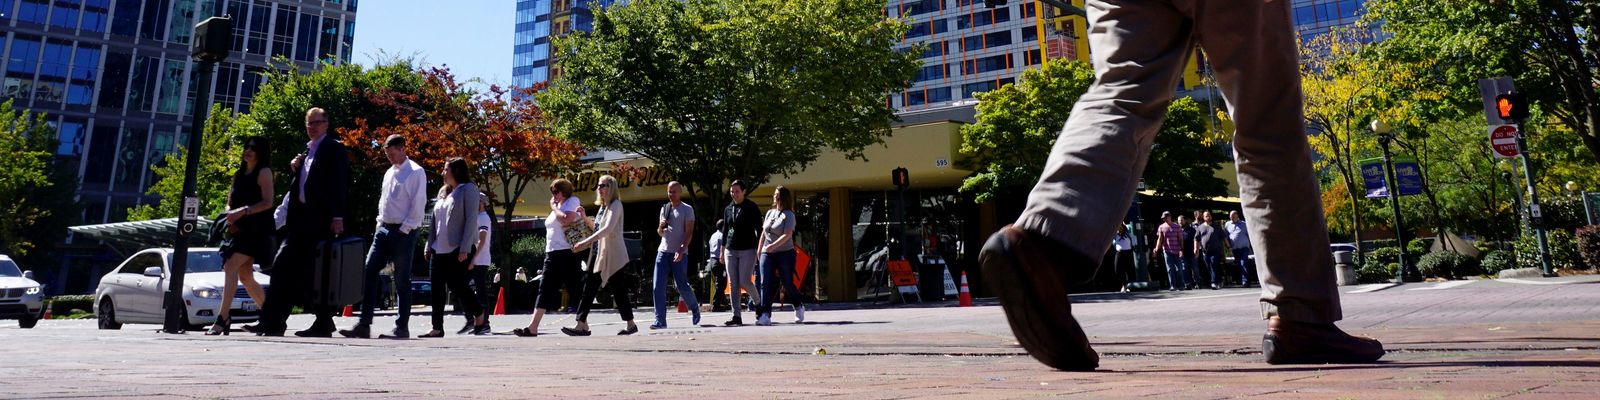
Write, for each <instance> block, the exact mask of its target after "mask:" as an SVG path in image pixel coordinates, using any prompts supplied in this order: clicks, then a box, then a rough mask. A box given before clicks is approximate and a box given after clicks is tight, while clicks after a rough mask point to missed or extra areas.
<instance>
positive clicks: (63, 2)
mask: <svg viewBox="0 0 1600 400" xmlns="http://www.w3.org/2000/svg"><path fill="white" fill-rule="evenodd" d="M220 15H231V16H232V17H233V28H234V29H233V33H234V37H233V53H232V55H231V56H230V57H229V58H228V60H227V61H225V62H222V63H219V64H218V65H217V69H216V73H215V74H214V75H213V78H212V79H213V81H212V85H211V87H212V88H213V89H212V92H211V93H207V94H206V96H209V98H210V99H211V101H212V102H214V103H220V104H221V105H222V106H223V107H227V108H231V109H234V110H238V111H248V110H249V107H250V99H251V98H253V97H254V96H255V93H256V91H257V90H258V89H259V88H260V87H261V85H262V83H263V82H262V77H261V76H260V75H259V73H260V72H262V71H265V70H266V69H267V68H268V61H269V60H271V59H273V58H275V57H284V58H288V59H290V60H292V62H293V63H294V64H296V66H297V67H300V68H307V69H309V68H316V66H317V65H319V64H320V63H323V62H329V63H344V62H348V61H349V60H350V48H351V44H352V40H353V38H354V31H355V17H356V0H326V1H320V0H314V1H292V0H142V1H141V0H0V27H3V28H4V30H3V35H0V43H3V44H4V47H3V48H0V51H3V52H0V71H3V72H4V81H3V86H0V101H5V100H11V101H12V102H13V105H14V107H16V108H19V109H25V110H30V111H34V112H41V113H45V114H46V115H48V118H49V122H50V123H51V124H52V125H54V126H55V127H56V128H57V129H58V131H59V135H60V141H61V145H60V147H59V148H57V150H56V153H57V155H58V156H59V157H63V158H65V159H68V160H70V162H72V163H76V165H77V170H78V177H79V182H78V183H79V201H80V202H81V204H83V205H84V207H85V211H84V214H85V215H84V222H85V223H89V224H94V223H105V222H120V221H123V220H125V219H126V217H127V209H128V208H130V207H133V206H135V205H138V204H146V203H152V202H155V201H156V200H157V199H156V198H155V197H153V196H149V195H146V194H145V192H146V191H147V190H148V189H149V188H150V186H151V185H153V184H155V176H154V174H153V173H151V172H150V166H151V165H152V164H155V163H158V162H161V161H162V160H163V159H164V158H165V156H166V155H167V154H168V153H172V152H175V151H177V146H178V144H180V143H185V142H186V137H187V136H186V135H187V134H188V132H187V130H188V125H189V120H190V117H189V116H190V113H191V112H192V110H190V108H191V105H192V104H194V103H193V102H194V99H195V96H196V95H197V94H196V93H195V92H196V90H197V85H196V83H195V82H194V79H193V77H194V76H195V74H196V73H197V70H196V69H195V63H194V62H193V61H191V60H190V59H189V44H190V41H191V40H193V36H194V24H195V23H198V22H199V21H201V20H204V19H205V18H207V17H210V16H220Z"/></svg>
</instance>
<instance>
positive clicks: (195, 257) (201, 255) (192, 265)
mask: <svg viewBox="0 0 1600 400" xmlns="http://www.w3.org/2000/svg"><path fill="white" fill-rule="evenodd" d="M168 257H171V256H168ZM169 260H170V258H169ZM184 269H185V270H186V271H188V272H189V273H196V272H222V254H220V253H218V252H216V251H214V250H213V251H191V252H189V265H186V266H184Z"/></svg>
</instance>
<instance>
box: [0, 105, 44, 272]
mask: <svg viewBox="0 0 1600 400" xmlns="http://www.w3.org/2000/svg"><path fill="white" fill-rule="evenodd" d="M55 135H56V131H55V129H53V128H51V127H50V125H48V124H46V123H45V116H44V114H39V113H32V112H29V111H19V110H17V109H16V108H13V107H12V105H11V100H6V101H5V102H4V103H0V154H5V156H4V157H0V254H8V255H12V256H25V255H27V254H28V253H29V252H30V251H32V250H33V249H35V248H36V247H38V246H40V245H48V244H53V243H37V242H35V241H34V240H33V238H32V237H30V235H29V230H30V229H32V228H33V227H34V225H35V224H36V223H38V222H39V221H40V220H41V219H43V218H46V217H48V216H49V215H50V214H51V213H52V212H54V211H55V207H54V205H53V204H42V203H38V202H37V198H36V197H34V196H30V194H32V193H33V192H35V191H37V190H39V189H41V188H48V187H50V186H51V185H53V184H52V183H51V181H50V179H49V178H50V177H51V173H50V171H51V165H52V161H53V158H55V155H54V152H53V151H52V150H54V148H55V145H56V136H55Z"/></svg>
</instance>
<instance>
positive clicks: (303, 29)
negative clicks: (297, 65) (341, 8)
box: [294, 13, 322, 62]
mask: <svg viewBox="0 0 1600 400" xmlns="http://www.w3.org/2000/svg"><path fill="white" fill-rule="evenodd" d="M321 26H322V18H321V17H318V16H316V15H311V14H304V13H302V14H300V30H299V33H298V34H296V36H295V41H294V59H296V60H300V61H308V62H309V61H316V60H317V34H318V32H319V29H321Z"/></svg>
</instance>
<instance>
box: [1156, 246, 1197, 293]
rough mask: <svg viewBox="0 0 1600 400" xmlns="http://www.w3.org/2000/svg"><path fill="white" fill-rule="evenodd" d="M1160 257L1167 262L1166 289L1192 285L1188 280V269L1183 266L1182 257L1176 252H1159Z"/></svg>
mask: <svg viewBox="0 0 1600 400" xmlns="http://www.w3.org/2000/svg"><path fill="white" fill-rule="evenodd" d="M1161 254H1162V255H1163V257H1161V259H1163V260H1166V262H1167V289H1183V288H1187V287H1189V285H1193V284H1194V282H1193V281H1190V280H1189V270H1188V268H1186V267H1184V262H1183V261H1184V258H1183V256H1181V255H1178V253H1165V252H1163V253H1161Z"/></svg>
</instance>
